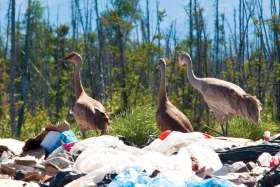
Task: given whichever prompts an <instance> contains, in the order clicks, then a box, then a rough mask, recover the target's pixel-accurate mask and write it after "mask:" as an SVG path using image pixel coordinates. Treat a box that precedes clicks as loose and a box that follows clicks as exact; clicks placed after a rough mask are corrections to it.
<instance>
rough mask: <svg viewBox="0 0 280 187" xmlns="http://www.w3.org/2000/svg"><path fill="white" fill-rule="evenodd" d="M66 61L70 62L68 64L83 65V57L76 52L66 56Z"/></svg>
mask: <svg viewBox="0 0 280 187" xmlns="http://www.w3.org/2000/svg"><path fill="white" fill-rule="evenodd" d="M63 60H65V61H68V62H72V63H74V64H75V65H78V64H81V63H82V57H81V55H80V54H79V53H76V52H71V53H69V54H68V55H66V56H65V57H64V59H63Z"/></svg>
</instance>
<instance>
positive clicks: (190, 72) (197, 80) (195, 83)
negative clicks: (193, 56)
mask: <svg viewBox="0 0 280 187" xmlns="http://www.w3.org/2000/svg"><path fill="white" fill-rule="evenodd" d="M187 76H188V80H189V82H190V83H191V85H192V86H193V87H194V88H195V89H197V90H199V91H200V90H201V88H202V86H201V84H202V82H201V79H200V78H197V77H196V76H195V74H194V73H193V66H192V62H191V61H189V62H188V63H187Z"/></svg>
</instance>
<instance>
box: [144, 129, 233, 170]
mask: <svg viewBox="0 0 280 187" xmlns="http://www.w3.org/2000/svg"><path fill="white" fill-rule="evenodd" d="M217 142H219V144H222V146H232V144H231V143H224V142H226V141H224V140H216V139H205V137H204V135H203V134H202V133H199V132H192V133H181V132H176V131H173V132H172V133H170V134H169V136H167V138H165V139H164V140H163V141H161V140H159V139H157V140H155V141H154V142H152V143H151V144H150V145H149V146H147V147H145V148H143V150H146V151H157V152H160V153H163V154H165V155H172V154H173V153H176V152H178V150H180V149H181V148H182V147H186V148H187V150H188V153H189V155H190V156H193V157H195V158H196V159H197V160H198V161H199V163H200V164H202V165H204V166H206V167H207V169H210V168H211V169H213V170H214V171H217V170H219V169H220V168H221V167H222V166H223V165H222V163H221V161H220V158H219V157H218V155H217V153H215V151H214V149H215V147H216V144H217ZM221 142H223V143H221ZM220 147H221V146H220Z"/></svg>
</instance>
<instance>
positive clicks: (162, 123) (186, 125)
mask: <svg viewBox="0 0 280 187" xmlns="http://www.w3.org/2000/svg"><path fill="white" fill-rule="evenodd" d="M158 63H159V64H158V65H159V67H160V76H161V78H160V87H159V100H158V109H157V112H156V121H157V125H158V127H159V128H160V131H161V132H163V131H165V130H174V131H181V132H191V131H193V128H192V125H191V122H190V121H189V119H188V118H187V117H186V116H185V115H184V114H183V113H182V112H181V111H180V110H178V109H177V108H176V107H175V106H174V105H173V104H172V103H171V102H170V101H169V99H168V97H167V94H166V86H165V67H166V63H165V60H164V59H160V60H159V62H158Z"/></svg>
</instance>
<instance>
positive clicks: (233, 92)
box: [179, 52, 262, 135]
mask: <svg viewBox="0 0 280 187" xmlns="http://www.w3.org/2000/svg"><path fill="white" fill-rule="evenodd" d="M179 65H180V66H184V65H186V66H187V76H188V80H189V82H190V84H191V85H192V86H193V87H194V88H195V89H197V90H198V91H199V92H200V93H201V95H202V96H203V98H204V100H205V102H206V103H207V105H208V107H209V108H210V110H212V111H213V113H214V115H215V117H216V119H217V120H218V122H219V123H220V125H221V129H222V131H223V135H227V134H228V127H227V122H228V120H229V119H230V118H232V117H233V116H243V117H245V118H247V119H250V120H252V121H254V122H255V123H257V122H259V121H260V111H261V110H262V106H261V103H260V101H259V100H258V99H257V98H256V97H255V96H251V95H249V94H248V93H246V92H245V91H244V90H243V89H242V88H240V87H239V86H237V85H235V84H233V83H230V82H227V81H224V80H220V79H216V78H197V77H196V76H195V75H194V73H193V68H192V60H191V57H190V55H189V54H188V53H185V52H182V53H180V54H179ZM224 125H225V127H224Z"/></svg>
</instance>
